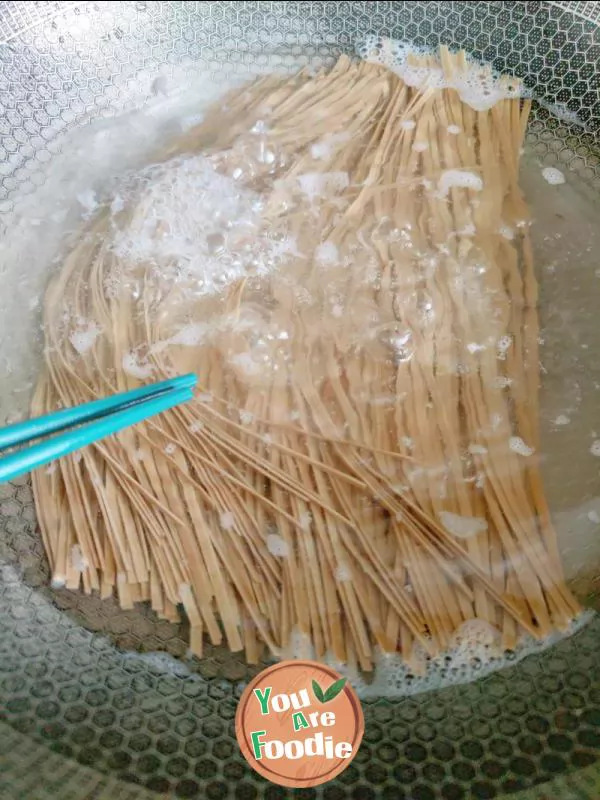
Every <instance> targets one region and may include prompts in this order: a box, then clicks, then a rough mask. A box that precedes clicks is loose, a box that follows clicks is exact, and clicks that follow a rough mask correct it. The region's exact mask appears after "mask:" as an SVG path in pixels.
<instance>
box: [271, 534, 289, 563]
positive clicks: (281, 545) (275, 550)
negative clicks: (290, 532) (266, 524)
mask: <svg viewBox="0 0 600 800" xmlns="http://www.w3.org/2000/svg"><path fill="white" fill-rule="evenodd" d="M267 550H268V551H269V553H271V555H273V556H276V557H277V558H287V556H288V555H289V553H290V548H289V547H288V543H287V542H286V541H285V539H282V538H281V536H278V534H276V533H269V534H268V536H267Z"/></svg>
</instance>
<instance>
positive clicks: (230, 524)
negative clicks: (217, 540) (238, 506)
mask: <svg viewBox="0 0 600 800" xmlns="http://www.w3.org/2000/svg"><path fill="white" fill-rule="evenodd" d="M219 525H220V526H221V527H222V528H223V530H224V531H230V530H233V528H234V526H235V516H234V515H233V513H232V512H231V511H224V512H223V513H222V514H220V515H219Z"/></svg>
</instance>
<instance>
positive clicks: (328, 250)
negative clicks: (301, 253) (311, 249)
mask: <svg viewBox="0 0 600 800" xmlns="http://www.w3.org/2000/svg"><path fill="white" fill-rule="evenodd" d="M315 258H316V260H317V261H318V262H319V263H321V264H335V263H336V262H337V261H339V252H338V249H337V247H336V245H335V244H334V243H333V242H329V241H327V242H321V244H319V245H317V247H316V249H315Z"/></svg>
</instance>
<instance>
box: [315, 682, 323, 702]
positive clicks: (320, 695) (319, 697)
mask: <svg viewBox="0 0 600 800" xmlns="http://www.w3.org/2000/svg"><path fill="white" fill-rule="evenodd" d="M312 689H313V692H314V693H315V697H316V698H317V700H318V701H319V702H321V703H324V702H325V695H324V694H323V689H321V687H320V686H319V684H318V683H317V682H316V681H315V680H314V679H313V682H312Z"/></svg>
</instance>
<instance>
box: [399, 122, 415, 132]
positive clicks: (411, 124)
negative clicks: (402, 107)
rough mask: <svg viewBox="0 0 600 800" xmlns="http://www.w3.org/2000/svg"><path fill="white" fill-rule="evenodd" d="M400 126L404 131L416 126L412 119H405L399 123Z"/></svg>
mask: <svg viewBox="0 0 600 800" xmlns="http://www.w3.org/2000/svg"><path fill="white" fill-rule="evenodd" d="M400 127H401V128H402V130H404V131H412V130H413V129H414V128H416V127H417V123H416V122H415V121H414V119H405V120H403V121H402V122H401V123H400Z"/></svg>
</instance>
